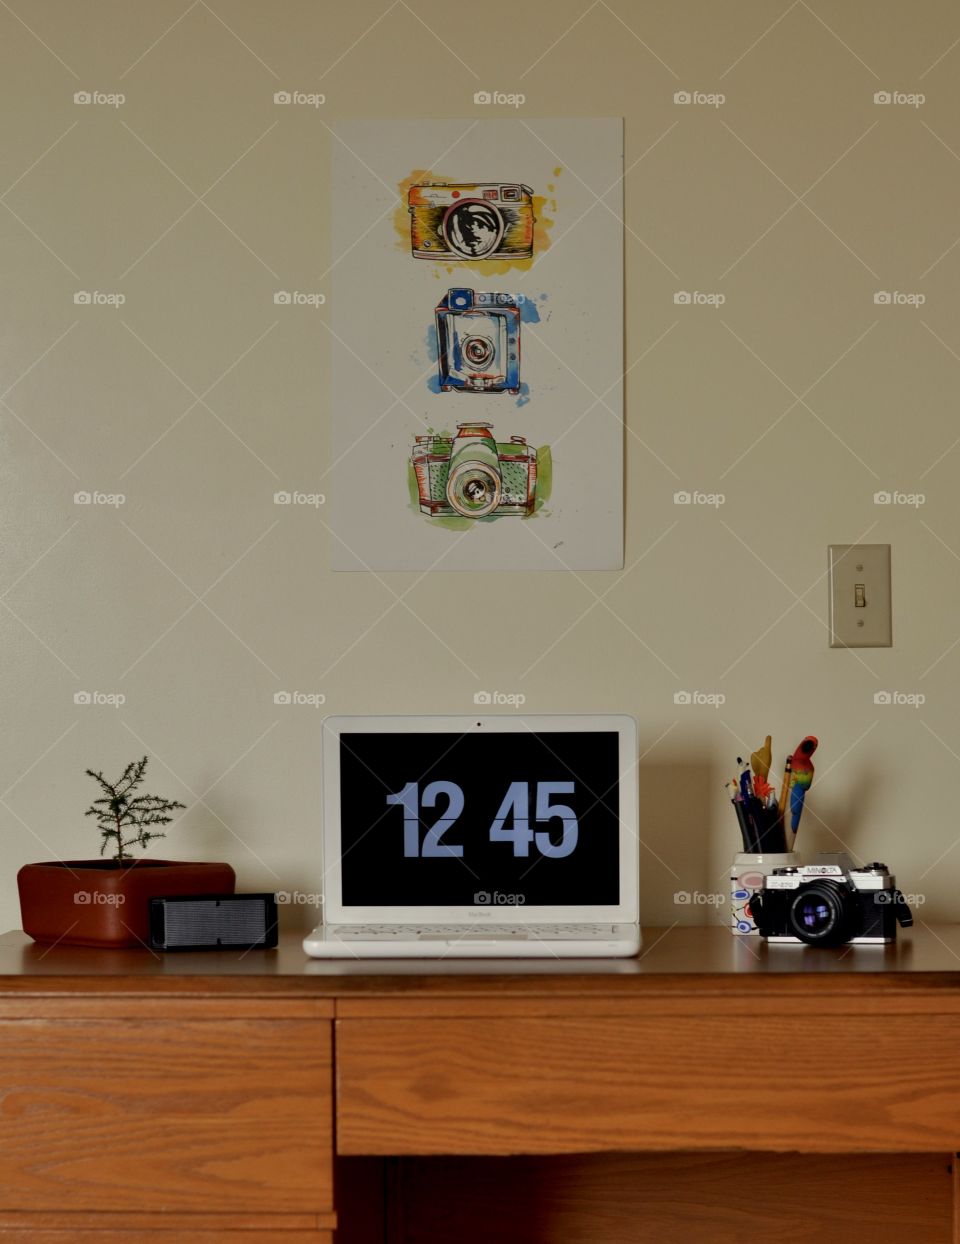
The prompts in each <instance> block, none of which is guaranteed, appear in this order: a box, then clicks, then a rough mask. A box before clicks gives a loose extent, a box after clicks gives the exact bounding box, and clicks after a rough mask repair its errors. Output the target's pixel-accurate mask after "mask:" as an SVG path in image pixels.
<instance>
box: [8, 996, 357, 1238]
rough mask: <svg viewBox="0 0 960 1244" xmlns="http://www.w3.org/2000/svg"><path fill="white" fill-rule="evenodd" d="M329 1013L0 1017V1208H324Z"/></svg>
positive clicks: (329, 1196)
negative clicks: (294, 1016)
mask: <svg viewBox="0 0 960 1244" xmlns="http://www.w3.org/2000/svg"><path fill="white" fill-rule="evenodd" d="M332 1128H333V1104H332V1071H331V1032H330V1023H329V1021H324V1020H320V1021H318V1020H309V1021H308V1020H270V1019H241V1020H231V1019H212V1018H211V1019H210V1020H195V1019H191V1020H182V1021H177V1020H175V1019H172V1018H164V1019H157V1020H156V1021H154V1022H150V1023H146V1022H144V1021H143V1020H132V1019H117V1020H92V1021H87V1020H71V1021H62V1022H57V1021H48V1020H36V1021H34V1020H16V1021H6V1022H3V1023H0V1210H64V1209H69V1210H74V1211H77V1210H104V1211H115V1212H116V1211H123V1210H167V1211H176V1210H190V1211H208V1212H216V1211H218V1210H222V1211H225V1212H232V1213H238V1212H242V1211H271V1212H274V1213H283V1212H291V1211H313V1212H317V1211H321V1210H328V1209H330V1208H332V1203H333V1191H332V1187H333V1178H332Z"/></svg>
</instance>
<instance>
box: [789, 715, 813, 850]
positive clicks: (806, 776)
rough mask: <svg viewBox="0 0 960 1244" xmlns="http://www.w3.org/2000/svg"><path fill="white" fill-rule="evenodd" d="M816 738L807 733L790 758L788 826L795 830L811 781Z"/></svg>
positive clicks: (794, 831)
mask: <svg viewBox="0 0 960 1244" xmlns="http://www.w3.org/2000/svg"><path fill="white" fill-rule="evenodd" d="M817 744H818V740H817V739H816V738H814V736H813V735H812V734H808V735H807V737H806V738H805V739H804V740H803V742H802V743H801V744H800V746H799V747H798V748H797V750H796V751H795V752H794V753H793V755H792V756H791V758H790V828H791V830H792V831H793V833H796V832H797V827H798V826H799V824H800V814H801V812H802V811H803V801H804V799H805V798H806V795H807V791H808V790H809V789H810V787H811V785H812V783H813V761H812V760H811V759H810V757H811V756H812V755H813V753H814V752H815V751H816V750H817Z"/></svg>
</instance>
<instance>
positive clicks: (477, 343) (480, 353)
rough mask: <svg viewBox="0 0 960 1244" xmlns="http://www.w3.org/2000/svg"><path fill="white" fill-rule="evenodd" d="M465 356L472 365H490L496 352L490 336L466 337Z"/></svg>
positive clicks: (464, 344)
mask: <svg viewBox="0 0 960 1244" xmlns="http://www.w3.org/2000/svg"><path fill="white" fill-rule="evenodd" d="M462 348H463V357H464V360H465V361H466V362H467V363H469V364H470V366H471V367H477V368H480V367H488V366H489V365H490V363H491V361H492V360H493V356H494V354H495V353H496V350H495V348H494V345H493V342H492V341H491V340H490V338H489V337H465V338H464V341H463V347H462Z"/></svg>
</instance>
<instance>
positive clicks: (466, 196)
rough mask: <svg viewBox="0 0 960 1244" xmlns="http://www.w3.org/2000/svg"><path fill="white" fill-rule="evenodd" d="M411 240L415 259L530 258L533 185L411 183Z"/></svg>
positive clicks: (531, 250)
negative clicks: (413, 184)
mask: <svg viewBox="0 0 960 1244" xmlns="http://www.w3.org/2000/svg"><path fill="white" fill-rule="evenodd" d="M407 205H408V207H409V209H410V244H411V248H412V250H413V254H414V255H415V256H416V258H417V259H445V260H448V261H450V260H452V261H453V262H454V263H459V262H463V261H464V260H473V259H529V258H530V257H531V255H532V254H533V224H534V215H533V191H532V190H531V189H530V187H529V186H518V185H507V184H504V183H503V182H470V183H463V184H460V185H439V184H434V183H429V184H425V185H421V186H411V187H410V190H409V191H408V193H407Z"/></svg>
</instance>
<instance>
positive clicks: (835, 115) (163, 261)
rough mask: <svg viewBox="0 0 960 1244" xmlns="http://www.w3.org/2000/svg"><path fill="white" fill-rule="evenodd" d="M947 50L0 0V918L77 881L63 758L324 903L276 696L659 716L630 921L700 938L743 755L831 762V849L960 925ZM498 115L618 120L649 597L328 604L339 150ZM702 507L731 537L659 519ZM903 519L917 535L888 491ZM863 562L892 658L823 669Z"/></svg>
mask: <svg viewBox="0 0 960 1244" xmlns="http://www.w3.org/2000/svg"><path fill="white" fill-rule="evenodd" d="M13 10H15V11H16V13H17V14H19V20H18V19H17V18H16V17H15V16H14V15H13ZM958 35H960V23H958V20H957V13H956V10H955V7H954V6H952V5H949V4H947V3H919V4H912V5H905V4H902V3H893V2H892V0H880V2H876V0H869V2H868V0H859V2H857V3H839V2H838V0H820V2H819V3H814V4H813V6H812V7H810V6H808V5H806V4H805V3H804V2H803V0H797V2H796V3H794V4H793V5H788V3H787V0H782V3H778V4H769V3H761V2H760V0H736V2H735V3H730V4H723V5H720V4H716V3H709V2H701V3H684V4H677V3H665V2H663V0H658V2H657V3H652V2H651V3H642V4H640V3H627V0H618V2H617V3H612V4H610V5H608V4H607V3H605V0H596V3H594V4H592V5H591V6H589V7H586V6H582V5H581V4H579V3H572V2H571V0H556V2H555V3H551V4H549V5H547V4H545V3H539V2H538V3H529V2H526V3H516V4H507V3H502V2H500V0H496V2H494V3H491V4H487V5H475V4H474V5H460V6H457V5H450V4H446V3H439V2H437V0H413V3H412V4H410V5H408V4H407V3H405V0H396V3H394V4H392V5H389V7H388V2H387V0H377V2H376V3H373V2H372V0H355V2H354V3H351V4H332V3H325V4H324V3H302V2H298V0H278V2H273V3H265V2H264V3H259V4H258V3H254V2H253V0H212V3H211V4H210V5H209V6H208V5H207V4H206V3H204V0H198V2H197V3H196V4H194V5H193V6H192V7H188V0H152V2H151V3H149V4H147V3H140V4H135V5H134V4H130V3H128V2H127V0H110V2H107V0H99V2H98V3H91V4H83V5H80V4H76V3H75V2H74V0H11V4H10V6H4V7H3V8H2V9H0V49H2V51H0V57H2V73H0V89H2V91H3V92H4V94H5V96H6V98H5V99H4V101H3V107H2V109H0V118H2V119H0V126H2V141H0V161H2V168H0V195H3V197H2V200H0V201H2V203H3V205H4V207H5V208H6V209H7V210H2V211H0V272H2V288H3V298H4V315H3V321H2V329H0V379H2V389H3V390H6V394H5V397H4V402H5V403H6V404H5V405H4V406H2V407H0V427H2V447H0V464H2V472H3V487H2V489H0V505H2V531H3V540H2V581H0V599H2V602H3V606H4V607H3V608H2V609H0V627H2V651H3V662H2V677H3V686H2V703H3V716H2V721H0V729H2V735H0V757H2V761H0V793H2V798H3V802H2V804H0V835H2V839H0V840H2V842H3V844H4V852H3V859H4V865H5V866H4V869H3V874H2V876H0V925H2V926H4V927H10V926H14V925H16V924H18V923H19V917H18V910H17V903H16V886H15V873H16V870H17V868H18V867H19V865H20V864H22V863H24V862H26V861H28V860H32V859H43V858H47V857H50V856H61V857H63V856H65V857H68V858H69V857H78V856H79V857H83V856H87V855H90V854H92V853H93V850H92V848H93V847H94V845H95V841H96V840H95V835H94V834H93V831H92V830H91V828H90V822H89V821H86V822H85V821H84V819H83V817H82V815H81V814H82V812H83V809H84V808H85V807H86V805H87V802H88V800H89V798H90V797H91V795H92V793H93V792H92V788H91V786H90V784H89V780H88V779H87V778H85V777H84V776H83V770H84V768H85V767H87V766H88V765H92V766H93V767H99V766H104V767H105V768H107V769H109V770H119V769H120V768H121V767H122V765H123V763H124V762H125V761H126V760H127V759H129V758H132V757H135V756H137V755H138V754H141V753H142V752H144V751H147V752H148V753H149V754H150V755H151V757H152V760H151V773H150V779H151V780H150V785H151V787H152V788H156V789H159V791H160V792H161V793H165V794H169V795H171V796H176V797H179V798H180V799H182V800H184V801H185V802H186V803H187V804H189V805H190V810H189V812H188V814H187V815H186V816H185V817H184V819H183V821H182V822H181V823H180V824H178V825H177V826H176V827H175V828H174V829H173V831H172V832H171V833H170V836H169V838H168V840H167V842H166V843H164V844H162V846H163V850H164V852H165V853H167V854H169V855H172V856H181V857H191V858H195V857H205V858H224V859H228V860H230V861H232V862H233V863H234V865H235V866H236V868H237V870H238V873H239V877H240V882H241V884H242V885H243V886H245V887H248V888H250V887H257V888H260V887H269V888H280V887H282V888H286V889H292V888H294V887H299V888H300V889H301V890H303V891H305V892H309V891H312V890H315V889H316V887H317V884H318V880H319V868H318V866H317V863H316V859H317V850H318V807H319V768H318V743H319V737H320V717H321V713H320V712H319V711H317V710H314V709H310V708H307V707H293V706H291V707H278V706H275V705H274V701H273V697H274V693H275V692H276V691H278V690H294V689H297V690H300V691H303V692H308V693H309V692H322V693H324V694H325V695H326V698H327V709H328V711H333V712H393V713H398V712H410V711H418V712H423V711H434V712H462V711H472V702H473V695H474V693H475V692H476V691H477V690H479V689H481V688H486V689H498V690H503V691H507V692H522V693H523V694H524V695H526V697H527V708H528V710H530V711H536V712H559V711H584V712H601V711H608V710H615V711H625V712H630V713H633V714H635V715H636V717H637V718H638V720H639V723H640V737H641V740H642V752H643V757H642V762H641V799H642V818H643V842H644V850H643V851H642V855H641V861H642V894H643V909H642V910H643V917H644V920H645V921H646V922H647V923H671V922H673V921H674V920H678V919H680V920H693V921H707V920H710V919H713V918H716V916H715V913H714V909H713V908H711V907H709V906H705V905H704V906H699V907H694V906H692V905H690V906H686V907H683V906H677V905H675V904H674V901H673V895H674V892H675V891H678V890H685V891H693V890H699V891H702V892H704V893H708V894H709V893H714V892H718V891H722V889H723V877H724V869H725V865H726V862H727V860H728V859H729V856H730V854H731V852H732V851H733V850H734V848H735V845H736V833H735V829H734V824H733V817H732V815H731V811H730V809H729V807H728V806H726V803H725V799H724V794H723V789H722V784H723V782H724V780H725V779H726V778H727V777H728V776H730V774H731V772H732V767H733V760H734V758H735V756H736V755H737V753H738V752H743V751H744V750H749V749H751V748H753V747H755V746H756V745H757V744H758V743H759V742H760V740H761V738H762V735H763V734H764V733H766V732H771V733H772V734H773V736H774V743H775V748H776V755H777V758H778V762H780V761H782V759H783V754H784V752H785V750H786V749H787V748H788V746H789V748H790V749H792V748H793V746H795V744H796V743H797V742H798V741H799V740H800V738H801V737H802V736H803V735H805V734H806V733H808V732H812V733H815V734H818V735H819V736H820V739H821V747H820V752H819V754H818V757H817V761H818V776H817V780H816V782H815V784H814V787H813V792H812V794H811V796H810V797H809V800H808V807H809V813H808V814H807V816H806V817H805V821H804V826H803V830H802V838H801V841H802V842H803V843H804V845H805V846H806V848H807V849H808V850H809V849H814V848H816V847H826V846H829V845H830V844H832V843H834V842H835V841H839V842H841V843H844V844H847V845H849V846H850V847H851V848H852V849H853V850H854V851H855V852H856V853H857V854H859V855H860V856H861V857H867V858H881V859H887V860H889V861H890V862H891V864H893V865H894V866H895V868H896V871H897V873H898V874H899V877H900V880H901V883H902V884H903V886H904V888H905V889H906V890H908V891H911V892H920V893H922V894H923V895H925V896H926V900H927V901H926V904H925V906H924V908H923V910H922V912H921V915H923V916H924V917H927V918H929V917H936V918H952V917H954V916H955V915H956V914H957V912H958V910H960V907H958V901H957V898H956V895H957V891H958V886H960V849H956V848H955V844H956V840H957V823H956V822H957V818H956V814H955V807H956V802H957V790H958V781H957V760H958V754H960V729H958V725H957V715H956V711H955V704H956V697H957V688H958V676H960V645H958V646H957V647H953V645H954V644H955V642H956V641H957V638H958V635H960V567H958V560H960V533H958V522H957V520H958V517H960V502H958V498H957V491H956V480H957V472H958V467H960V445H958V444H957V437H958V435H960V433H958V425H957V417H956V411H957V402H956V396H955V395H956V391H957V382H958V379H960V319H958V313H957V293H956V290H957V274H958V271H960V246H957V247H956V248H955V249H951V248H952V247H954V245H955V243H956V242H957V240H958V237H960V212H958V210H957V209H958V205H960V110H958V102H960V73H958V69H960V45H958V46H956V47H953V46H952V45H953V43H954V41H955V40H956V39H957V37H958ZM478 89H488V90H501V91H504V92H523V93H524V94H525V95H526V97H527V102H526V104H525V105H524V106H523V107H522V108H520V109H519V110H518V111H517V115H518V117H520V118H522V119H523V120H527V121H529V122H530V123H531V124H535V119H536V118H537V117H541V116H574V115H600V116H605V115H613V116H619V115H622V116H624V117H625V119H626V167H627V169H628V173H627V176H626V183H625V193H626V222H625V223H626V228H627V235H626V264H627V272H626V357H627V363H628V366H629V368H630V370H629V374H628V380H627V411H628V437H627V514H626V524H627V562H626V567H627V568H626V570H625V571H624V572H623V573H622V574H585V575H575V574H572V573H564V572H561V573H556V574H541V575H537V576H527V575H510V574H504V575H489V574H485V575H481V576H474V577H471V578H468V577H464V576H462V575H444V574H433V575H429V576H427V577H426V578H424V579H422V580H421V579H419V578H418V576H416V575H406V574H395V575H391V574H385V575H380V576H373V575H364V574H358V575H338V576H335V575H333V574H331V573H330V572H329V571H328V570H327V569H326V566H327V565H328V562H329V540H328V534H327V531H326V528H325V521H326V520H325V515H324V513H323V511H322V510H321V511H319V512H315V511H314V510H312V509H309V508H306V507H299V508H293V507H290V508H286V507H283V508H281V507H277V506H275V505H274V503H273V494H274V491H275V490H278V489H286V490H292V489H300V490H303V491H306V492H313V491H329V490H330V485H331V474H332V472H331V468H330V456H329V450H328V441H329V431H330V410H329V398H328V394H329V368H330V363H331V338H330V337H329V335H328V333H327V331H326V324H327V322H328V316H327V312H326V311H323V312H314V311H311V310H308V309H299V308H286V307H275V306H274V304H273V293H274V292H275V291H276V290H278V289H296V290H301V291H320V292H322V291H323V290H324V289H325V288H326V286H327V283H328V277H327V274H328V272H329V270H330V266H331V264H332V263H334V262H335V260H336V256H332V255H331V254H330V253H329V250H328V243H327V236H328V228H327V226H328V213H329V204H330V199H331V196H332V195H333V194H335V193H336V188H335V187H332V186H330V184H329V181H328V176H327V172H326V170H327V166H328V157H329V150H330V143H331V138H330V135H329V131H328V129H327V125H328V124H329V123H330V122H331V121H333V120H335V119H337V118H342V117H395V116H405V117H417V116H436V117H448V116H452V117H458V116H464V117H474V116H487V115H492V114H494V113H498V114H505V113H510V114H511V115H512V110H511V109H508V108H501V109H493V108H486V109H485V108H480V107H475V106H474V103H473V93H474V91H476V90H478ZM81 90H87V91H101V92H104V93H111V92H122V93H123V94H125V96H126V102H125V103H124V104H123V105H122V107H119V108H112V107H110V106H106V105H103V106H98V105H89V106H81V105H75V104H74V102H73V95H74V92H75V91H81ZM278 90H300V91H304V92H323V93H324V94H325V95H326V97H327V99H326V103H325V104H324V105H323V106H322V107H321V108H319V109H316V110H315V109H312V108H309V107H287V108H282V107H277V106H275V105H274V103H273V93H274V92H275V91H278ZM681 90H686V91H691V92H692V91H701V92H705V93H710V92H714V93H715V92H722V93H723V94H724V95H725V96H726V101H725V102H724V103H723V104H722V106H720V107H718V108H713V107H710V106H706V105H702V106H701V105H694V104H691V105H687V106H683V105H677V104H675V103H674V102H673V97H674V92H676V91H681ZM884 90H885V91H901V92H906V93H910V92H913V93H916V92H921V93H923V94H924V95H925V96H926V102H925V103H923V104H922V106H920V107H911V106H909V105H906V104H903V105H896V104H891V105H888V106H878V105H875V104H874V92H876V91H884ZM8 187H9V189H8ZM597 189H598V190H599V189H602V188H601V187H598V188H597ZM4 192H6V193H5V194H4ZM198 195H203V196H205V197H204V198H203V201H202V202H198V201H197V197H196V196H198ZM798 196H799V197H798ZM598 210H602V209H598ZM568 244H575V240H574V239H573V238H572V237H571V239H570V240H569V243H568ZM78 290H88V291H99V292H106V293H122V294H123V295H125V298H126V302H125V304H124V305H123V307H122V308H120V309H119V310H117V309H113V308H110V307H94V306H76V305H75V304H74V301H73V295H74V293H75V292H76V291H78ZM678 290H691V291H692V290H697V291H702V292H714V293H722V294H723V295H724V296H725V298H726V302H725V303H724V305H723V306H722V307H721V308H720V309H714V308H711V307H700V306H676V305H675V304H674V301H673V296H674V293H675V292H676V291H678ZM880 290H886V291H898V292H901V293H922V294H923V295H924V296H925V299H926V302H925V304H924V305H922V306H921V307H919V308H917V307H914V306H907V305H904V306H876V305H875V304H874V293H875V292H876V291H880ZM371 292H373V291H371ZM379 292H380V294H381V296H382V295H383V293H384V292H385V291H379ZM386 292H388V291H386ZM356 344H357V348H359V349H361V350H362V351H363V353H364V356H365V357H367V358H368V359H369V361H370V362H371V363H372V364H373V365H375V363H376V348H375V343H373V342H363V343H356ZM583 398H584V403H585V407H586V405H589V403H590V402H591V400H592V399H591V397H590V395H589V394H588V393H586V392H584V394H583ZM595 417H597V418H605V417H608V416H606V415H605V414H597V415H596V416H595ZM694 489H699V490H701V491H703V492H717V493H723V494H724V495H725V498H726V500H725V504H723V506H722V507H720V508H718V509H717V508H711V507H707V506H676V505H674V503H673V495H674V493H675V492H676V491H678V490H694ZM895 489H896V490H899V491H901V492H903V493H916V492H920V493H923V494H925V496H926V501H925V504H924V505H923V506H922V507H920V508H911V507H908V506H885V507H884V506H877V505H875V504H874V501H873V495H874V492H875V491H878V490H895ZM81 490H87V491H93V490H100V491H101V492H104V493H116V492H122V493H124V494H125V495H126V498H127V499H126V503H125V504H124V505H123V506H122V507H121V508H119V509H113V508H110V507H108V506H77V505H75V504H74V500H73V496H74V493H75V492H77V491H81ZM858 538H863V539H868V540H870V541H875V542H889V543H890V544H892V546H893V566H894V609H895V614H894V639H895V643H894V647H893V649H892V650H880V651H863V652H860V653H854V652H842V651H831V650H830V649H829V648H828V646H827V637H826V633H825V629H824V620H825V617H826V585H825V580H824V572H825V568H826V548H827V545H828V544H829V543H831V542H848V541H854V540H857V539H858ZM493 599H496V600H497V601H498V602H502V601H507V602H509V607H508V608H501V607H498V608H496V609H491V608H490V607H489V606H488V605H487V604H486V603H485V602H489V601H491V600H493ZM433 632H435V633H436V635H437V636H439V637H441V638H442V639H443V640H444V641H445V642H446V643H447V644H450V645H452V646H453V647H455V648H457V650H458V651H461V652H462V653H464V654H467V653H468V654H469V661H470V664H471V665H473V667H474V668H475V669H476V671H477V673H478V678H476V679H474V678H473V677H471V675H470V674H468V673H467V672H466V671H465V669H464V668H463V667H462V666H461V665H460V664H459V663H458V662H457V661H456V660H455V659H454V658H453V657H452V656H451V655H450V654H449V653H448V652H447V651H446V650H445V649H444V647H443V645H442V644H441V643H440V642H438V639H437V638H435V635H434V633H433ZM80 690H88V691H91V692H93V691H99V692H104V693H108V694H116V693H122V694H123V695H124V696H125V697H126V702H125V704H124V705H123V707H122V708H120V709H116V708H112V707H108V706H100V707H97V706H94V705H90V706H76V705H75V704H74V699H73V697H74V694H75V693H76V692H77V691H80ZM679 690H689V691H693V690H699V691H703V692H707V693H712V694H722V695H724V696H725V697H726V701H725V703H724V704H723V706H722V707H721V708H719V709H714V708H709V707H693V706H691V707H678V706H676V705H675V704H674V698H673V697H674V693H675V692H677V691H679ZM878 690H896V691H901V692H907V693H921V694H923V695H925V696H926V703H925V704H924V705H923V706H922V707H921V708H919V709H917V708H911V707H894V706H891V707H876V706H875V705H874V701H873V697H874V693H875V692H876V691H878ZM311 914H312V913H301V915H300V919H301V922H305V921H307V920H309V918H310V915H311Z"/></svg>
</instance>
